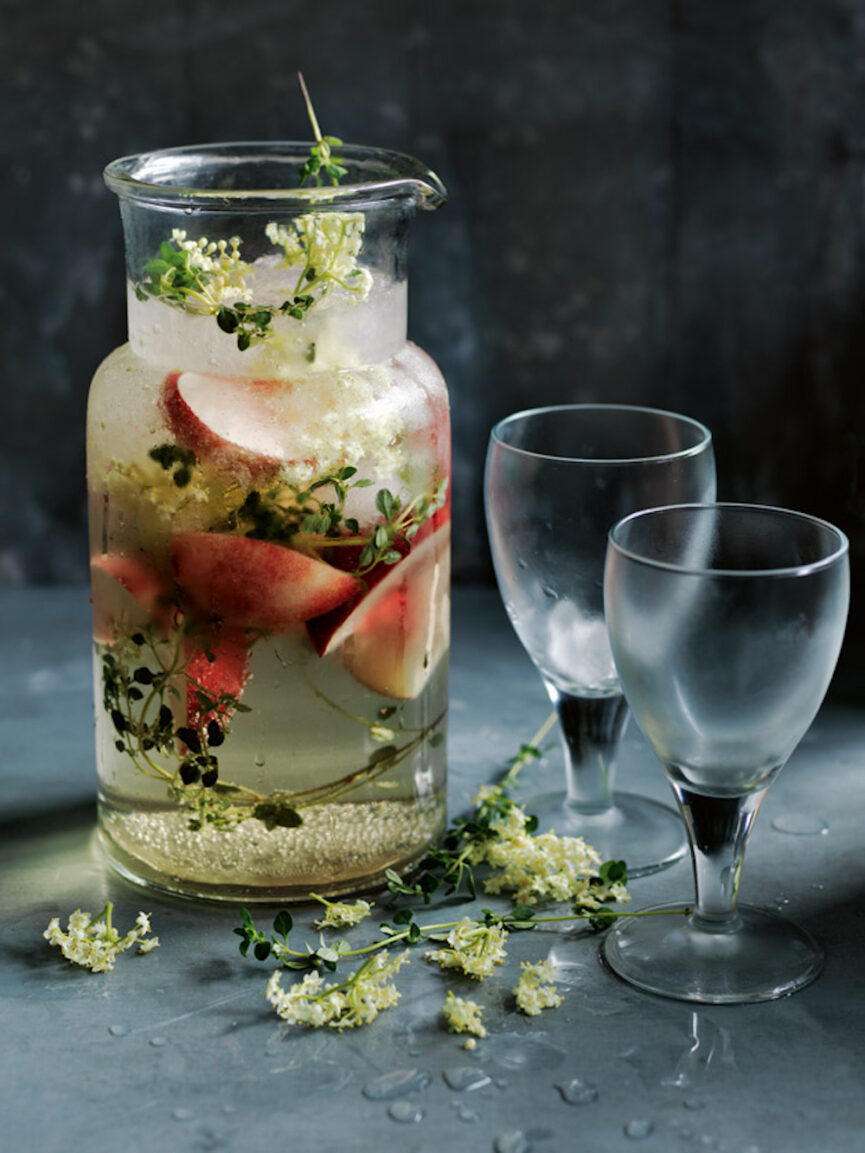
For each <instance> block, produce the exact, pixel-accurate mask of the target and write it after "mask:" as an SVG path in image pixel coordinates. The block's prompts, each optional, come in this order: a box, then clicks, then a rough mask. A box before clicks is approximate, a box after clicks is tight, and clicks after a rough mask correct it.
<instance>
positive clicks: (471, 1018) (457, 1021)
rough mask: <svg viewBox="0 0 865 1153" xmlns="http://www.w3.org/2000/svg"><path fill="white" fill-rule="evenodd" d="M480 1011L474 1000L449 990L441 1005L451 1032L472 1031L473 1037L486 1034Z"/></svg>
mask: <svg viewBox="0 0 865 1153" xmlns="http://www.w3.org/2000/svg"><path fill="white" fill-rule="evenodd" d="M482 1011H483V1010H482V1009H481V1007H480V1005H479V1004H478V1003H477V1002H476V1001H469V1000H468V999H467V998H463V997H457V996H456V995H455V994H454V993H452V992H451V991H450V990H448V993H447V997H446V998H445V1003H444V1004H443V1005H442V1016H443V1017H444V1019H445V1021H446V1023H447V1027H448V1029H449V1030H450V1032H451V1033H473V1034H474V1035H475V1037H486V1035H487V1031H486V1029H485V1028H484V1025H483V1022H482V1021H481V1013H482ZM467 1047H468V1043H467ZM472 1048H474V1045H472Z"/></svg>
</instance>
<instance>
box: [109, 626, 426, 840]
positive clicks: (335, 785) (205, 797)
mask: <svg viewBox="0 0 865 1153" xmlns="http://www.w3.org/2000/svg"><path fill="white" fill-rule="evenodd" d="M184 635H185V634H184V633H183V631H182V630H178V632H177V634H176V636H175V638H174V641H173V642H172V643H169V642H167V641H165V639H164V638H157V637H155V636H154V635H153V634H152V632H151V631H149V630H148V631H142V632H137V633H134V634H133V635H132V636H131V637H129V638H120V639H119V640H117V641H116V642H114V643H113V644H112V645H109V646H105V647H104V649H103V652H102V689H103V707H104V708H105V711H106V713H107V714H108V716H109V717H110V719H111V723H112V725H113V728H114V732H115V742H114V743H115V747H116V748H117V751H118V752H121V753H125V754H126V755H127V756H128V757H129V758H130V760H131V761H132V763H133V765H134V766H135V768H136V769H137V770H138V771H139V772H141V773H142V774H144V775H145V776H148V777H151V778H153V779H156V780H160V781H164V782H165V784H166V785H167V786H168V792H169V796H170V797H171V799H172V800H174V801H176V802H177V803H178V804H181V805H183V806H184V807H185V808H186V809H188V810H189V813H190V815H189V820H188V827H189V829H190V830H191V831H193V832H198V831H200V830H201V829H202V828H203V826H204V825H211V826H213V827H214V828H218V829H223V830H229V829H232V828H234V827H235V826H236V825H238V824H239V823H240V822H241V821H243V820H246V819H248V818H249V817H253V818H255V819H256V820H259V821H261V822H262V824H264V826H265V828H267V829H268V831H272V830H273V829H276V828H286V829H291V828H297V827H298V826H300V825H301V824H303V815H302V812H303V810H304V809H306V808H309V807H311V806H312V805H319V804H325V803H329V802H332V801H335V800H338V799H339V798H341V797H343V796H345V795H346V794H348V793H351V792H352V791H354V790H355V789H358V788H360V787H361V786H363V785H367V784H372V783H375V782H379V783H381V782H380V779H381V778H382V777H383V776H385V774H387V773H389V772H391V771H392V770H393V769H395V768H397V767H398V766H399V765H400V764H402V762H403V761H404V760H405V759H406V758H407V757H409V756H411V754H412V753H413V752H414V751H415V750H416V749H417V748H418V747H419V746H420V745H422V744H423V743H424V742H425V741H429V742H430V744H431V745H432V746H435V745H436V744H438V743H439V741H440V740H441V739H442V737H441V733H440V728H441V725H442V722H443V721H444V717H445V714H444V713H441V714H440V715H439V716H437V717H435V718H434V719H433V720H432V721H431V722H430V723H429V724H427V725H425V726H423V727H421V728H416V729H405V728H402V727H395V728H390V727H388V726H386V725H385V724H384V723H383V722H384V721H385V720H387V719H389V718H390V717H391V715H392V710H390V709H385V710H383V711H382V710H380V711H379V713H378V714H377V716H376V718H375V719H374V720H372V721H363V723H364V724H366V725H367V727H368V728H369V730H370V735H371V736H372V739H373V741H375V742H377V743H378V746H379V747H377V748H375V749H374V750H373V751H372V753H371V754H370V755H369V757H368V758H367V760H366V761H365V762H364V763H363V764H361V765H360V766H359V767H358V768H356V769H353V770H352V771H351V772H348V773H346V774H345V775H344V776H342V777H340V778H339V779H338V780H336V781H328V782H326V783H324V784H320V785H315V786H312V787H310V788H308V789H300V790H297V791H293V792H290V791H284V790H275V791H274V792H271V793H268V794H262V793H259V792H256V790H254V789H250V788H248V787H247V786H245V785H239V784H237V783H236V782H233V781H226V780H223V779H221V777H220V768H219V758H218V755H217V754H216V753H215V752H214V749H216V748H218V747H219V746H221V745H222V744H223V743H224V742H225V740H226V738H227V737H228V735H229V732H230V726H229V721H230V718H231V716H232V715H233V714H235V713H244V712H249V711H250V709H249V706H248V705H246V704H244V703H243V701H241V700H239V699H238V696H237V694H234V693H230V692H227V691H224V690H219V691H214V690H211V689H208V688H207V687H205V686H204V685H202V684H201V682H200V681H198V680H197V679H196V678H195V676H194V674H193V673H192V672H190V658H189V656H188V655H184V647H185V646H184ZM193 635H194V634H193ZM198 642H199V644H201V645H202V646H204V651H205V654H209V658H210V657H213V653H212V652H210V651H209V650H208V648H207V640H206V638H204V639H202V638H198ZM214 659H215V658H214ZM178 686H180V688H179V687H178ZM319 695H322V694H319ZM323 699H325V700H327V698H323ZM190 700H191V701H192V703H193V704H194V710H193V718H192V720H191V722H190V718H189V716H187V720H186V723H183V724H177V723H176V720H175V716H174V709H173V708H172V703H174V702H181V703H182V705H183V707H184V708H185V709H188V704H189V702H190ZM328 703H330V704H333V702H330V701H328ZM334 707H337V706H335V705H334ZM355 719H361V720H362V718H355ZM401 736H405V737H406V739H405V740H401V739H400V737H401ZM383 741H386V742H387V743H382V742H383ZM164 762H168V767H166V764H165V763H164Z"/></svg>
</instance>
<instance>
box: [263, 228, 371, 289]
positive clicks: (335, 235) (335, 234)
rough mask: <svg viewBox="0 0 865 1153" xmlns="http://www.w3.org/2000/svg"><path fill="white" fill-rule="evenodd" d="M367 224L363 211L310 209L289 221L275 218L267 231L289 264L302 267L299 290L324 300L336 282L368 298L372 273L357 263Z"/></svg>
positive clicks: (296, 287)
mask: <svg viewBox="0 0 865 1153" xmlns="http://www.w3.org/2000/svg"><path fill="white" fill-rule="evenodd" d="M364 227H365V222H364V216H363V213H362V212H307V213H304V214H303V215H302V216H298V217H295V219H294V220H292V221H291V222H290V223H289V224H278V223H277V222H276V221H274V220H272V221H271V222H270V223H269V224H268V225H267V227H266V228H265V230H264V231H265V235H266V236H267V239H268V240H269V241H270V243H271V244H274V245H277V246H278V247H280V248H282V250H283V252H284V253H285V264H286V265H288V267H289V268H298V269H299V272H300V278H299V280H298V282H297V284H296V285H295V288H294V291H295V292H296V293H309V294H311V295H313V296H315V297H316V298H318V299H320V297H322V296H324V295H325V293H326V292H327V291H328V288H329V286H330V284H331V283H334V284H338V285H339V286H340V287H341V288H343V289H345V290H346V291H347V292H351V293H352V294H353V295H354V296H355V299H357V300H366V298H367V296H368V295H369V290H370V288H371V287H372V274H371V273H370V272H369V270H368V269H366V268H359V267H358V264H357V258H358V256H359V255H360V250H361V247H362V245H363V233H364Z"/></svg>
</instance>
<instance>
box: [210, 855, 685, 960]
mask: <svg viewBox="0 0 865 1153" xmlns="http://www.w3.org/2000/svg"><path fill="white" fill-rule="evenodd" d="M624 876H625V866H624V862H622V861H608V862H605V864H604V865H602V866H601V876H600V878H599V880H603V882H604V883H605V884H612V883H615V882H619V881H621V880H622V878H623V877H624ZM679 911H680V912H681V913H682V915H687V914H688V913H689V912H690V909H687V908H683V909H681V910H673V912H679ZM668 912H669V911H668V910H664V913H665V915H666V914H667V913H668ZM648 915H660V914H659V913H657V911H654V910H648V911H647V910H637V911H636V912H630V911H621V910H618V909H617V910H613V909H609V908H603V909H587V908H584V907H582V906H579V905H574V906H573V907H572V909H571V911H570V912H569V913H557V914H550V913H538V912H537V910H536V909H535V908H533V907H532V906H530V905H515V906H514V907H513V908H512V909H511V910H510V911H509V912H497V911H495V910H493V909H481V910H480V916H479V917H476V918H461V919H460V920H456V921H437V922H434V923H429V924H421V923H420V922H418V921H417V920H416V919H415V914H414V911H413V910H412V909H410V908H401V909H398V910H397V912H396V913H395V914H394V915H393V918H392V920H391V921H389V922H388V921H385V922H384V923H383V924H381V925H380V926H379V930H380V934H381V935H380V936H379V937H378V938H376V939H375V940H374V941H369V942H367V943H366V944H364V945H358V946H352V944H351V943H350V942H349V941H347V940H346V939H345V938H342V937H340V938H335V939H333V940H329V941H326V940H325V938H324V936H323V935H320V937H319V941H318V943H317V944H316V945H310V944H308V943H306V942H304V945H303V947H302V948H295V947H293V946H292V944H291V942H290V941H289V934H290V933H291V931H292V929H293V927H294V920H293V918H292V916H291V914H290V913H289V912H288V910H287V909H282V910H281V911H280V912H279V913H278V914H277V915H276V917H275V919H274V921H273V928H272V932H270V933H268V932H265V931H264V930H262V929H259V928H258V927H257V926H256V924H255V922H254V920H253V918H252V914H251V913H250V912H249V910H248V909H245V908H243V909H241V910H240V919H241V924H240V925H239V926H237V927H236V928H235V929H234V930H233V932H234V933H235V934H236V935H237V936H238V937H240V945H239V949H240V953H241V955H242V956H244V957H246V956H248V954H249V952H250V950H252V955H253V957H254V958H255V960H257V961H267V960H274V961H278V962H279V963H280V964H282V965H283V966H284V967H285V968H287V969H295V970H307V969H318V970H326V971H328V972H333V971H334V970H335V969H336V968H337V966H338V965H339V963H340V961H342V960H346V959H349V958H352V957H364V956H367V955H368V954H370V953H375V952H377V951H378V950H379V949H389V948H391V947H392V946H394V945H417V944H421V943H425V942H431V941H432V942H447V940H448V935H449V934H450V933H451V932H452V931H453V930H454V929H457V928H460V927H465V926H466V924H467V922H468V926H467V927H468V933H469V935H472V934H474V935H476V936H482V935H483V934H484V933H485V932H487V931H489V930H490V929H499V930H502V929H503V930H505V931H506V932H509V933H511V932H530V931H531V930H533V929H537V928H539V927H541V926H542V925H557V924H567V923H573V922H574V921H585V922H586V923H587V924H588V925H589V927H590V928H591V929H593V930H595V931H601V930H604V929H607V928H609V926H610V925H612V924H613V923H614V922H615V921H616V920H617V919H618V918H619V917H643V916H648Z"/></svg>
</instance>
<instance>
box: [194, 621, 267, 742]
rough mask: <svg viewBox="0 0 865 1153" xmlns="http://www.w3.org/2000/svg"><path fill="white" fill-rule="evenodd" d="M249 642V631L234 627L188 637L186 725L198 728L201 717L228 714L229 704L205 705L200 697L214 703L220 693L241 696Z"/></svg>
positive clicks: (247, 667)
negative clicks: (199, 636)
mask: <svg viewBox="0 0 865 1153" xmlns="http://www.w3.org/2000/svg"><path fill="white" fill-rule="evenodd" d="M250 645H251V642H250V639H249V636H248V634H247V633H246V632H245V631H244V630H243V629H237V628H222V627H216V628H213V629H211V630H210V631H209V632H208V633H207V635H206V636H205V637H203V638H201V639H200V640H199V641H197V639H196V638H194V637H190V638H188V639H187V641H186V653H187V661H186V667H185V669H184V672H185V673H186V676H187V679H188V684H187V689H186V723H187V725H189V726H190V727H192V728H197V727H198V725H199V723H200V722H202V721H204V722H205V723H206V722H207V721H209V720H212V719H214V718H216V717H219V718H221V719H227V718H229V717H230V716H231V713H232V707H231V705H230V704H224V705H218V704H217V707H216V708H215V709H214V708H207V706H206V705H204V704H203V701H204V700H208V701H211V702H213V703H214V704H216V703H217V702H218V701H219V700H220V698H221V697H222V696H223V695H225V696H228V697H232V698H233V699H234V700H239V699H240V697H241V696H242V694H243V690H244V688H245V687H246V682H247V680H248V679H249V656H250ZM199 694H200V695H199Z"/></svg>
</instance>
